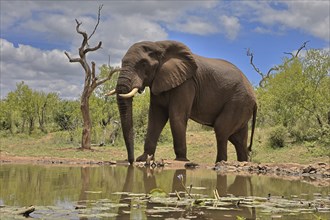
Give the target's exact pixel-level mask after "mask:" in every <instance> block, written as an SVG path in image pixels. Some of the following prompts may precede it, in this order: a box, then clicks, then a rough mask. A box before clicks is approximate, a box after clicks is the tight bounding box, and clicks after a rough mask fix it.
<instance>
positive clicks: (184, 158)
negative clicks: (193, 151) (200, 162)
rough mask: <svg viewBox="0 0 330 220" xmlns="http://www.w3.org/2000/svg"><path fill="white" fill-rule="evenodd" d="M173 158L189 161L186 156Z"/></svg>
mask: <svg viewBox="0 0 330 220" xmlns="http://www.w3.org/2000/svg"><path fill="white" fill-rule="evenodd" d="M175 160H178V161H190V160H188V159H187V158H186V157H176V158H175Z"/></svg>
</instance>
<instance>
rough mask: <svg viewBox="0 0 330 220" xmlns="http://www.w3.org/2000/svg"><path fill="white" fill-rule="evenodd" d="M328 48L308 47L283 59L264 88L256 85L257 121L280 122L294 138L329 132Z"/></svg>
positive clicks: (311, 137)
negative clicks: (298, 54)
mask: <svg viewBox="0 0 330 220" xmlns="http://www.w3.org/2000/svg"><path fill="white" fill-rule="evenodd" d="M329 69H330V57H329V51H324V50H308V51H307V52H306V55H305V56H302V57H294V58H291V59H284V61H283V64H282V65H280V66H279V67H278V69H277V71H276V73H275V74H272V75H270V76H269V77H268V78H267V80H266V81H265V84H264V86H263V87H259V88H257V96H258V101H259V123H261V124H263V125H271V126H274V125H283V126H285V127H286V128H287V129H288V131H289V132H290V133H291V135H292V136H293V137H295V138H296V140H297V141H304V140H321V139H323V138H324V137H326V135H329V126H330V124H329V112H330V75H329Z"/></svg>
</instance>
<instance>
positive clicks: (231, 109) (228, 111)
mask: <svg viewBox="0 0 330 220" xmlns="http://www.w3.org/2000/svg"><path fill="white" fill-rule="evenodd" d="M238 104H239V103H235V102H232V103H228V104H227V105H226V106H225V108H224V109H223V110H222V112H221V114H219V116H218V117H217V119H216V120H215V123H214V131H215V134H216V139H217V147H218V153H217V159H216V162H220V161H222V160H227V143H228V140H229V137H231V136H232V139H233V140H234V141H236V142H237V143H238V144H237V146H238V148H241V145H243V144H244V143H243V141H242V140H241V139H245V138H243V137H242V138H239V136H240V135H242V134H243V132H242V134H240V132H239V134H237V135H236V133H237V132H236V131H238V130H240V127H241V126H242V124H243V122H244V121H243V120H244V118H242V116H243V115H244V109H243V108H239V105H238ZM246 129H247V128H246ZM235 147H236V145H235ZM238 152H240V153H239V156H238V157H239V160H246V159H245V157H244V152H242V150H239V151H238Z"/></svg>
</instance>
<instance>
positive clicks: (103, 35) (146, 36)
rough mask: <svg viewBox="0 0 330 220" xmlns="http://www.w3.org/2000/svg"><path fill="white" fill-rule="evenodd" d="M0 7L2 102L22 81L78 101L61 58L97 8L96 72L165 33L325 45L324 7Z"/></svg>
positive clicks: (70, 67) (72, 73)
mask: <svg viewBox="0 0 330 220" xmlns="http://www.w3.org/2000/svg"><path fill="white" fill-rule="evenodd" d="M0 4H1V5H0V10H1V13H0V14H1V18H0V20H1V26H0V28H1V35H0V38H2V40H1V49H0V50H1V51H0V52H1V92H2V94H1V95H2V96H5V95H6V93H7V92H8V91H10V90H13V89H15V84H16V83H17V82H20V81H22V80H24V81H26V83H27V84H28V85H31V86H32V85H33V88H34V89H41V90H44V91H52V89H54V90H56V91H59V92H61V94H63V97H78V96H79V94H80V92H81V88H82V83H83V76H82V74H83V73H82V68H81V66H80V65H79V64H77V63H75V64H71V63H69V62H68V60H67V58H66V57H65V56H64V54H63V50H67V51H68V52H69V53H70V54H71V56H72V57H75V56H77V54H78V47H79V46H80V44H81V36H80V35H79V34H77V33H76V31H75V26H76V23H75V21H74V19H75V18H77V19H78V20H79V21H81V22H83V24H82V26H81V29H82V30H84V31H86V32H87V33H91V31H92V30H93V27H94V25H95V22H96V21H95V16H96V12H97V9H98V5H100V4H104V7H103V9H102V12H101V22H100V25H99V27H98V30H97V32H96V33H95V35H94V36H93V38H92V39H91V42H90V45H91V46H94V45H96V44H97V43H98V41H102V43H103V44H102V49H101V50H98V51H96V52H94V53H91V54H90V55H89V56H88V58H89V60H94V61H95V62H96V64H97V65H98V66H99V65H102V64H104V63H107V62H108V55H110V56H111V64H112V65H116V64H119V63H120V61H121V58H122V56H123V55H124V53H125V52H126V51H127V49H128V47H129V46H130V45H132V44H133V43H134V42H137V41H141V40H152V41H156V40H164V39H167V38H168V37H169V36H170V33H169V31H176V32H180V33H189V34H195V35H202V36H206V35H211V34H213V35H215V34H221V35H225V36H226V37H227V38H228V39H230V40H232V41H233V40H235V39H237V37H238V36H239V34H241V33H243V31H246V30H247V29H249V28H250V29H251V30H252V31H255V32H258V33H263V34H265V33H272V34H273V33H285V31H286V30H291V29H298V30H301V31H302V32H304V33H309V34H311V35H313V36H316V37H318V38H321V39H324V40H325V41H328V40H329V35H330V34H329V19H330V18H329V4H330V3H329V2H328V1H280V2H276V1H275V2H274V1H225V2H223V1H152V0H150V1H149V0H148V1H97V2H95V1H61V2H59V1H0ZM219 15H220V16H219ZM244 25H247V26H244ZM5 39H6V40H5ZM12 42H14V43H15V46H14V45H13V43H12ZM18 44H19V45H18ZM38 48H39V49H38Z"/></svg>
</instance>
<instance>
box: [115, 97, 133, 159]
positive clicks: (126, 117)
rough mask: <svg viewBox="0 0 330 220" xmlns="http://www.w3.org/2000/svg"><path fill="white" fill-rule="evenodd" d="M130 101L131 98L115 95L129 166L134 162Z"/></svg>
mask: <svg viewBox="0 0 330 220" xmlns="http://www.w3.org/2000/svg"><path fill="white" fill-rule="evenodd" d="M132 100H133V99H132V98H122V97H120V96H119V95H117V103H118V108H119V113H120V120H121V126H122V130H123V135H124V140H125V145H126V150H127V156H128V162H129V163H130V164H132V163H133V162H134V140H133V136H134V134H133V119H132Z"/></svg>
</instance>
